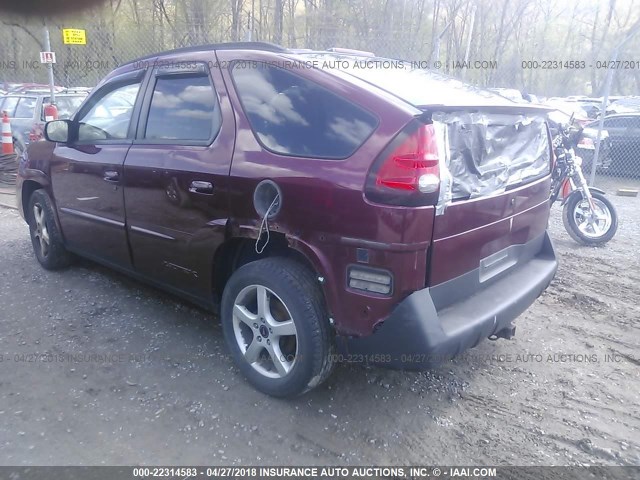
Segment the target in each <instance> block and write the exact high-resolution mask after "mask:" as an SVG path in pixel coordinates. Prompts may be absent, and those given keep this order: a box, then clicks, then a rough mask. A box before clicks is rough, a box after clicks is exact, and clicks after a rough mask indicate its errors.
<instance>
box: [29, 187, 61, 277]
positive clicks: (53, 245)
mask: <svg viewBox="0 0 640 480" xmlns="http://www.w3.org/2000/svg"><path fill="white" fill-rule="evenodd" d="M28 208H29V210H28V211H27V214H26V216H27V218H28V222H29V233H30V235H31V244H32V245H33V252H34V253H35V254H36V258H37V259H38V262H40V265H42V266H43V267H44V268H46V269H47V270H58V269H60V268H64V267H67V266H69V265H70V264H71V254H70V253H69V252H67V250H66V249H65V248H64V243H63V242H62V235H61V234H60V231H59V230H58V225H57V224H56V221H55V217H54V212H53V205H52V202H51V198H49V195H48V194H47V192H45V191H44V190H36V191H34V192H33V193H32V194H31V197H29V207H28Z"/></svg>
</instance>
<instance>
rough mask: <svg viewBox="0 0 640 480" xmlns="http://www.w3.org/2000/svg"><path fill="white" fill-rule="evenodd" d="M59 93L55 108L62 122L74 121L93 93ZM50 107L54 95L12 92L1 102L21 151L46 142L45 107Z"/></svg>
mask: <svg viewBox="0 0 640 480" xmlns="http://www.w3.org/2000/svg"><path fill="white" fill-rule="evenodd" d="M58 91H59V93H56V94H55V105H56V107H57V109H58V118H61V119H65V118H71V116H72V115H73V113H74V112H75V111H76V110H77V109H78V107H79V106H80V105H81V104H82V102H83V101H84V99H85V98H86V97H87V95H88V93H89V92H88V91H87V90H86V89H81V90H77V91H76V90H72V89H64V90H62V91H60V90H59V89H58ZM50 103H51V101H50V94H49V93H48V92H44V91H42V90H24V91H20V92H10V93H7V94H6V95H5V96H4V97H1V98H0V112H3V111H6V112H7V115H8V116H9V118H10V120H11V130H12V133H13V136H14V139H15V141H16V142H17V143H18V146H19V147H20V148H24V147H26V146H27V145H28V144H29V143H30V142H33V141H38V140H42V139H43V130H44V124H45V122H46V117H45V106H46V105H49V104H50Z"/></svg>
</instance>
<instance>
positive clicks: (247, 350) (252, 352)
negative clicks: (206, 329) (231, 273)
mask: <svg viewBox="0 0 640 480" xmlns="http://www.w3.org/2000/svg"><path fill="white" fill-rule="evenodd" d="M233 332H234V336H235V340H236V342H237V344H238V347H239V348H240V352H241V353H242V355H243V356H244V359H245V360H246V361H247V362H248V363H249V364H250V365H251V366H252V367H253V369H254V370H256V371H257V372H259V373H260V374H261V375H264V376H265V377H268V378H283V377H285V376H287V375H288V374H289V373H290V372H291V370H292V369H293V367H294V365H295V363H296V356H297V353H298V335H297V331H296V326H295V323H294V321H293V317H292V316H291V313H290V312H289V309H288V308H287V306H286V305H285V303H284V302H283V301H282V299H281V298H280V297H278V295H276V294H275V292H273V291H272V290H271V289H269V288H267V287H265V286H263V285H249V286H247V287H245V288H243V289H242V290H241V291H240V293H239V294H238V295H237V297H236V299H235V301H234V304H233Z"/></svg>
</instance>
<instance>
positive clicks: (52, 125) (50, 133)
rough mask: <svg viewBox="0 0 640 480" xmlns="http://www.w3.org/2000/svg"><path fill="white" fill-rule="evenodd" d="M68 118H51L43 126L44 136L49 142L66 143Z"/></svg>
mask: <svg viewBox="0 0 640 480" xmlns="http://www.w3.org/2000/svg"><path fill="white" fill-rule="evenodd" d="M70 124H71V121H70V120H53V121H51V122H47V123H46V124H45V126H44V138H46V139H47V140H49V141H50V142H57V143H68V142H69V131H70Z"/></svg>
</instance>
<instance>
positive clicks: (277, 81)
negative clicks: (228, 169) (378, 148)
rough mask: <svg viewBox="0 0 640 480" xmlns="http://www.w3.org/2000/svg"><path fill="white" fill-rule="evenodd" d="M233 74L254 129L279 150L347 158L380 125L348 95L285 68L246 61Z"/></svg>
mask: <svg viewBox="0 0 640 480" xmlns="http://www.w3.org/2000/svg"><path fill="white" fill-rule="evenodd" d="M232 76H233V81H234V83H235V87H236V90H237V92H238V96H239V97H240V101H241V102H242V107H243V109H244V111H245V114H246V115H247V118H248V120H249V123H250V124H251V128H252V129H253V131H254V132H255V134H256V136H257V138H258V140H259V141H260V143H261V144H262V145H263V146H264V147H265V148H267V149H268V150H271V151H273V152H275V153H279V154H282V155H291V156H301V157H316V158H329V159H331V158H333V159H342V158H347V157H349V156H350V155H352V154H353V152H355V151H356V150H357V149H358V148H359V147H360V146H361V145H362V144H363V143H364V141H365V140H366V139H367V138H368V137H369V135H371V133H372V132H373V130H374V129H375V127H376V125H377V120H376V118H375V117H374V116H373V115H371V114H370V113H368V112H366V111H365V110H363V109H361V108H360V107H357V106H356V105H354V104H352V103H351V102H349V101H348V100H347V99H345V98H343V97H341V96H339V95H336V94H334V93H332V92H330V91H328V90H326V89H324V88H322V87H320V86H319V85H317V84H315V83H313V82H311V81H309V80H306V79H304V78H302V77H300V76H298V75H295V74H293V73H291V72H289V71H287V70H285V69H283V68H278V67H275V66H273V65H267V64H263V63H256V62H252V63H244V62H242V63H237V64H235V65H234V67H233V70H232Z"/></svg>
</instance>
